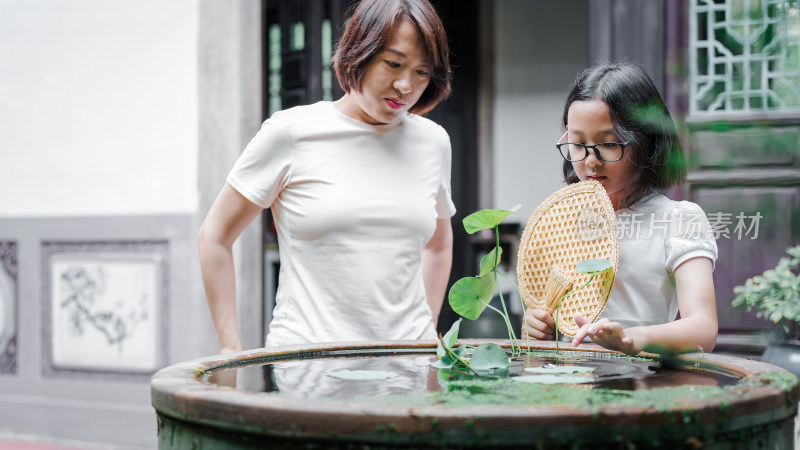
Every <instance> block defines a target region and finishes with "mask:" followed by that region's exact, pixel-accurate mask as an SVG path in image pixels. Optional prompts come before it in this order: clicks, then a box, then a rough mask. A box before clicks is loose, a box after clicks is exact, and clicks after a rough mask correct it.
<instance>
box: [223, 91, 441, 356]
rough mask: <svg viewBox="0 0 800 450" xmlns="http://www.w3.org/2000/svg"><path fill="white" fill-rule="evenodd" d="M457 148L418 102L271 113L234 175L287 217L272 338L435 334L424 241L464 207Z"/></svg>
mask: <svg viewBox="0 0 800 450" xmlns="http://www.w3.org/2000/svg"><path fill="white" fill-rule="evenodd" d="M450 153H451V150H450V139H449V137H448V135H447V132H445V130H444V129H443V128H442V127H440V126H439V125H437V124H435V123H433V122H432V121H430V120H428V119H425V118H423V117H420V116H417V115H414V114H405V115H404V116H403V117H401V118H400V119H399V120H397V121H396V122H393V123H391V124H386V125H376V126H373V125H368V124H365V123H363V122H361V121H358V120H356V119H352V118H350V117H347V116H345V115H344V114H342V113H340V112H339V111H338V110H337V109H336V108H335V106H334V105H333V104H332V103H330V102H319V103H316V104H313V105H308V106H299V107H296V108H291V109H288V110H285V111H281V112H277V113H275V114H273V115H272V116H271V117H270V118H269V119H268V120H267V121H266V122H264V124H263V126H262V127H261V130H260V131H259V132H258V134H256V136H255V137H254V138H253V140H252V141H251V142H250V144H248V146H247V148H245V150H244V153H243V154H242V155H241V156H240V157H239V159H238V161H237V162H236V164H235V166H234V167H233V169H232V170H231V172H230V174H229V175H228V179H227V181H228V183H229V184H230V185H231V186H232V187H233V188H234V189H236V190H237V191H238V192H239V193H241V194H242V195H243V196H244V197H246V198H247V199H248V200H250V201H251V202H253V203H255V204H257V205H260V206H262V207H264V208H269V207H271V208H272V214H273V216H274V218H275V222H276V228H277V234H278V246H279V250H280V260H281V267H280V274H279V277H278V292H277V298H276V307H275V310H274V318H273V320H272V323H271V324H270V326H269V333H268V335H267V339H266V345H267V346H273V345H287V344H302V343H314V342H333V341H353V340H376V339H392V340H403V339H432V338H435V337H436V334H435V330H434V327H433V323H432V315H431V311H430V308H429V307H428V305H427V302H426V296H425V286H424V284H423V278H422V250H423V247H424V246H425V244H426V243H427V242H428V241H429V240H430V238H431V236H432V235H433V232H434V230H435V228H436V220H437V218H449V217H452V216H453V214H455V206H454V205H453V202H452V200H451V193H450V164H451V162H450Z"/></svg>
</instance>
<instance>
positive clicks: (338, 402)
mask: <svg viewBox="0 0 800 450" xmlns="http://www.w3.org/2000/svg"><path fill="white" fill-rule="evenodd" d="M464 342H465V343H467V344H474V345H477V344H478V343H480V342H485V341H470V340H464ZM495 342H498V343H501V344H503V343H504V342H503V341H495ZM531 344H533V342H532V343H531ZM435 345H436V344H435V342H432V341H429V342H374V343H363V342H357V343H343V344H320V345H311V346H287V347H275V348H269V349H259V350H254V351H245V352H241V353H236V354H232V355H225V356H216V357H208V358H203V359H199V360H195V361H191V362H186V363H181V364H177V365H174V366H171V367H168V368H165V369H163V370H161V371H159V372H158V373H157V374H156V375H155V376H154V377H153V380H152V384H151V386H152V401H153V406H154V407H155V409H156V413H157V417H158V430H159V431H158V432H159V448H161V449H173V448H174V449H178V448H180V449H184V448H196V449H211V448H226V449H227V448H367V447H368V448H385V447H386V448H394V447H397V446H401V447H406V448H465V447H483V448H501V447H508V448H547V449H551V448H587V449H588V448H592V449H594V448H703V449H723V448H724V449H730V448H742V449H750V448H787V449H790V448H792V447H793V442H794V440H793V438H794V437H793V430H794V416H795V415H796V413H797V401H798V386H797V379H796V378H795V377H794V376H793V375H791V374H789V373H788V372H786V371H784V370H782V369H780V368H778V367H776V366H772V365H770V364H765V363H761V362H757V361H751V360H745V359H740V358H733V357H726V356H720V355H713V354H704V355H701V354H691V355H684V356H682V357H681V360H680V361H678V365H677V366H676V365H675V364H674V363H675V361H672V362H670V363H669V364H665V363H664V362H659V361H656V360H650V359H631V358H626V357H623V356H621V355H619V354H616V353H613V352H608V351H606V350H603V349H601V348H600V347H597V346H595V345H592V344H585V345H582V346H581V347H579V348H577V349H574V348H572V347H568V348H565V347H566V346H564V345H562V346H561V356H560V357H559V358H557V359H556V358H554V356H553V355H554V354H553V350H554V343H552V342H541V341H537V342H536V346H535V347H531V353H530V354H529V355H528V356H525V357H523V358H521V359H522V360H524V363H523V364H522V365H518V367H517V368H516V369H512V372H514V371H516V373H511V374H510V375H511V377H512V378H513V377H515V376H518V375H521V374H522V373H521V371H522V370H524V368H523V366H525V365H528V366H529V365H536V364H540V363H543V362H548V361H549V362H551V363H552V362H553V361H555V362H556V363H561V364H567V365H568V364H570V363H571V362H574V361H579V362H581V364H582V365H584V366H591V367H594V369H595V370H594V372H595V375H594V376H595V377H596V378H595V379H594V380H592V382H588V383H569V384H561V385H544V384H529V383H521V382H519V381H517V382H516V384H515V383H514V382H509V381H506V380H508V379H509V378H507V377H501V378H499V379H497V380H494V379H491V378H485V379H480V380H478V379H474V378H473V377H470V376H462V375H459V374H457V373H456V374H454V373H452V372H438V370H437V369H434V368H431V367H430V365H429V363H430V361H433V360H434V358H435V357H436V356H435V350H436V347H435ZM347 368H350V369H353V370H356V369H369V370H380V371H384V372H387V373H394V374H397V376H396V377H394V378H391V379H387V380H377V381H376V380H369V381H353V380H341V379H338V378H333V377H331V376H329V374H330V373H331V372H333V371H338V370H341V369H347ZM239 371H241V372H240V373H239V374H238V375H239V376H238V379H239V381H238V383H237V385H236V387H230V386H224V385H221V384H220V383H219V381H218V382H217V383H216V384H215V383H214V381H215V380H223V379H225V378H235V377H236V375H237V372H239ZM246 371H250V372H246ZM253 371H254V372H253ZM248 373H249V374H248ZM253 374H256V375H253ZM501 385H502V389H500V390H499V391H497V392H494V391H492V390H493V389H495V387H493V386H501ZM509 386H510V387H509ZM517 386H518V387H519V389H520V391H519V392H517V391H515V389H517ZM265 391H269V392H265ZM490 391H491V392H490Z"/></svg>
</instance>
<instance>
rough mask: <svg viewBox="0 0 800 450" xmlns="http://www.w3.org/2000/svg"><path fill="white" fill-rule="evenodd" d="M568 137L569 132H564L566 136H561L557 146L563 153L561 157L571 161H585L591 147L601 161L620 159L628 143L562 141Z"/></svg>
mask: <svg viewBox="0 0 800 450" xmlns="http://www.w3.org/2000/svg"><path fill="white" fill-rule="evenodd" d="M566 137H567V133H564V136H561V139H559V140H558V143H557V144H556V148H557V149H558V151H559V153H561V157H562V158H564V159H566V160H567V161H570V162H577V161H583V160H584V159H586V158H588V157H589V149H592V150H593V151H594V155H595V156H597V159H599V160H600V161H605V162H614V161H619V160H620V159H622V156H623V155H624V154H625V146H626V145H627V144H625V143H623V142H600V143H599V144H594V145H586V144H577V143H574V142H561V141H563V140H564V138H566Z"/></svg>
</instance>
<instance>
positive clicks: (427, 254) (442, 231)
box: [422, 218, 453, 326]
mask: <svg viewBox="0 0 800 450" xmlns="http://www.w3.org/2000/svg"><path fill="white" fill-rule="evenodd" d="M452 265H453V227H452V225H451V224H450V218H447V219H437V220H436V231H434V233H433V237H431V240H430V241H428V243H427V244H425V249H424V250H423V252H422V277H423V280H424V282H425V295H426V296H427V297H428V306H429V307H430V308H431V313H433V325H434V326H436V324H437V323H438V321H439V312H440V311H441V310H442V302H444V296H445V292H446V291H447V282H448V281H449V279H450V268H451V266H452Z"/></svg>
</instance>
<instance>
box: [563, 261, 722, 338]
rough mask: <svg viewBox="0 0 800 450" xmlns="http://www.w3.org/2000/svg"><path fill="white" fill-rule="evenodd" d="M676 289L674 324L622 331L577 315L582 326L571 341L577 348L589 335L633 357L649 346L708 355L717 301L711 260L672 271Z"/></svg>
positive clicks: (613, 324)
mask: <svg viewBox="0 0 800 450" xmlns="http://www.w3.org/2000/svg"><path fill="white" fill-rule="evenodd" d="M675 287H676V290H677V294H678V308H679V309H680V313H681V318H680V319H679V320H676V321H674V322H669V323H664V324H660V325H650V326H645V327H632V328H627V329H622V326H621V325H620V324H619V323H616V322H610V321H608V319H601V320H599V321H597V322H596V323H589V322H588V321H587V320H586V319H585V318H584V317H583V316H581V315H579V314H577V315H576V316H575V322H576V323H577V324H578V325H580V326H581V329H580V330H579V331H578V333H576V334H575V337H574V339H573V341H572V344H573V345H578V344H579V343H580V342H581V341H582V340H583V338H585V337H586V336H589V337H590V338H591V339H592V341H594V342H595V343H597V344H600V345H602V346H603V347H606V348H609V349H612V350H619V351H621V352H624V353H627V354H636V353H639V352H640V351H642V349H644V348H645V347H646V346H648V345H657V346H661V347H664V348H666V349H667V350H671V351H675V352H681V351H692V350H694V351H697V350H702V351H704V352H710V351H711V350H713V349H714V346H715V345H716V342H717V329H718V322H717V301H716V295H715V293H714V280H713V277H712V264H711V260H710V259H708V258H704V257H698V258H692V259H690V260H688V261H685V262H684V263H683V264H681V265H680V266H678V268H677V269H675Z"/></svg>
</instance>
